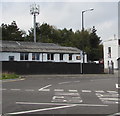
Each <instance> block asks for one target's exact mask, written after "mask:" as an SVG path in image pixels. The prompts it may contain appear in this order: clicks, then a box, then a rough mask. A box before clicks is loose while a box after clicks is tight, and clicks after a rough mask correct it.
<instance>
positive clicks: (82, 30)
mask: <svg viewBox="0 0 120 116" xmlns="http://www.w3.org/2000/svg"><path fill="white" fill-rule="evenodd" d="M92 10H94V9H93V8H90V9H88V10H83V11H82V31H84V13H85V12H87V11H92Z"/></svg>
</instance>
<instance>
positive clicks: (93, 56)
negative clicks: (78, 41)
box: [88, 26, 102, 61]
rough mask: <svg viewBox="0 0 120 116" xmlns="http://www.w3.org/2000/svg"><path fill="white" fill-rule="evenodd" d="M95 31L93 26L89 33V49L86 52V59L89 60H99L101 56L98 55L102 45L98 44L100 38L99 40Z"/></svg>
mask: <svg viewBox="0 0 120 116" xmlns="http://www.w3.org/2000/svg"><path fill="white" fill-rule="evenodd" d="M96 31H97V30H96V29H95V27H94V26H93V28H92V32H91V33H90V35H89V45H90V47H89V49H90V50H89V52H88V59H89V60H91V61H95V60H99V59H100V58H101V57H102V56H101V55H100V54H101V52H102V51H101V47H102V46H100V43H101V40H100V37H98V36H97V34H96Z"/></svg>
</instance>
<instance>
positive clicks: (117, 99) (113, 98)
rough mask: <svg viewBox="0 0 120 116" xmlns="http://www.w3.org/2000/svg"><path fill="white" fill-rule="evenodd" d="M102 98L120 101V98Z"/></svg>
mask: <svg viewBox="0 0 120 116" xmlns="http://www.w3.org/2000/svg"><path fill="white" fill-rule="evenodd" d="M99 99H101V100H112V101H120V99H118V98H99Z"/></svg>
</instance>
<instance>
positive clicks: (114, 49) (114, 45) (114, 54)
mask: <svg viewBox="0 0 120 116" xmlns="http://www.w3.org/2000/svg"><path fill="white" fill-rule="evenodd" d="M103 45H104V47H103V50H104V67H105V68H108V61H109V62H111V60H112V61H113V62H114V68H115V69H117V68H118V62H117V59H118V57H120V53H119V50H118V49H120V46H119V45H118V40H117V39H114V40H108V41H105V42H104V43H103ZM108 47H111V58H109V57H108Z"/></svg>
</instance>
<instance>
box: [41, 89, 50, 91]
mask: <svg viewBox="0 0 120 116" xmlns="http://www.w3.org/2000/svg"><path fill="white" fill-rule="evenodd" d="M39 91H50V89H42V90H39Z"/></svg>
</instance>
